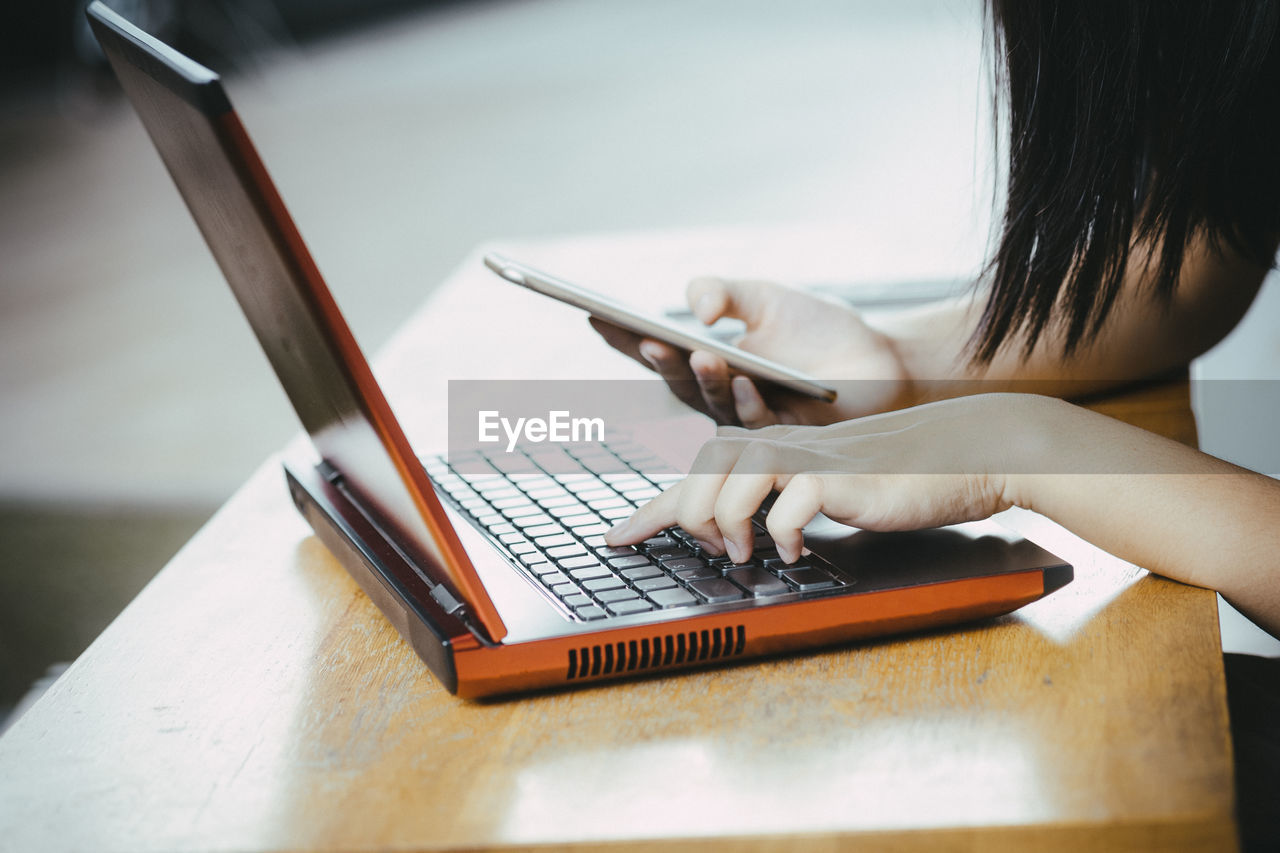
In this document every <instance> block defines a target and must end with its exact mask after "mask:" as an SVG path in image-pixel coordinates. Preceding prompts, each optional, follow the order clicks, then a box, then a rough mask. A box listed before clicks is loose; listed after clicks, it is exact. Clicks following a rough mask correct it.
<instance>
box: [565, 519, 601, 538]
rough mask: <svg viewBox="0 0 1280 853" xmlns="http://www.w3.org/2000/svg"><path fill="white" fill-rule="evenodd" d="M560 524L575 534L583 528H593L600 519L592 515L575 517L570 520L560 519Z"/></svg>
mask: <svg viewBox="0 0 1280 853" xmlns="http://www.w3.org/2000/svg"><path fill="white" fill-rule="evenodd" d="M560 523H561V524H563V525H564V526H565V527H569V528H572V529H573V531H574V532H575V533H576V532H577V531H578V530H580V529H581V528H583V527H594V526H595V525H597V524H599V523H600V519H598V518H596V517H595V516H594V515H575V516H572V517H570V518H562V519H560ZM579 535H581V534H579Z"/></svg>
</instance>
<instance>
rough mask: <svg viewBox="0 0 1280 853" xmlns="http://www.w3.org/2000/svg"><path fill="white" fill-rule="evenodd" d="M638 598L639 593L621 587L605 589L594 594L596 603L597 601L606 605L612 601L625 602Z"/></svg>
mask: <svg viewBox="0 0 1280 853" xmlns="http://www.w3.org/2000/svg"><path fill="white" fill-rule="evenodd" d="M639 597H640V593H638V592H636V591H635V590H634V589H627V588H626V587H622V588H621V589H606V590H604V591H602V592H598V593H596V601H599V602H600V603H602V604H608V603H610V602H612V601H626V600H627V599H630V598H639Z"/></svg>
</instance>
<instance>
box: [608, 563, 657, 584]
mask: <svg viewBox="0 0 1280 853" xmlns="http://www.w3.org/2000/svg"><path fill="white" fill-rule="evenodd" d="M618 574H620V575H622V576H623V577H624V578H626V579H627V580H629V581H642V580H644V579H645V578H656V577H665V575H663V574H662V569H660V568H658V567H657V566H653V565H649V566H636V567H634V568H631V569H623V570H622V571H620V572H618Z"/></svg>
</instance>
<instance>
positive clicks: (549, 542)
mask: <svg viewBox="0 0 1280 853" xmlns="http://www.w3.org/2000/svg"><path fill="white" fill-rule="evenodd" d="M533 541H534V542H535V543H537V545H538V547H539V548H543V549H546V548H556V547H559V546H560V545H573V544H575V543H576V542H577V541H578V540H576V539H574V538H573V537H572V536H570V535H569V534H568V533H553V534H551V535H550V536H539V537H537V538H536V539H534V540H533Z"/></svg>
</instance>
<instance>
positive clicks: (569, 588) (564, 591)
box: [550, 583, 578, 598]
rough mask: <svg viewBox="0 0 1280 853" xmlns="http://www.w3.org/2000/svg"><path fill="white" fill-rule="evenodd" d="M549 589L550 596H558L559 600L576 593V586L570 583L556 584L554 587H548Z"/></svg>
mask: <svg viewBox="0 0 1280 853" xmlns="http://www.w3.org/2000/svg"><path fill="white" fill-rule="evenodd" d="M550 589H551V594H552V595H556V596H559V597H560V598H564V597H565V596H567V595H573V594H574V593H575V592H577V591H578V585H577V584H572V583H558V584H556V585H555V586H553V587H550Z"/></svg>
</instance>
